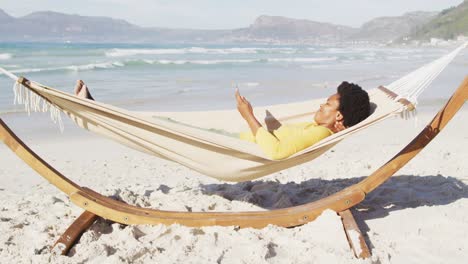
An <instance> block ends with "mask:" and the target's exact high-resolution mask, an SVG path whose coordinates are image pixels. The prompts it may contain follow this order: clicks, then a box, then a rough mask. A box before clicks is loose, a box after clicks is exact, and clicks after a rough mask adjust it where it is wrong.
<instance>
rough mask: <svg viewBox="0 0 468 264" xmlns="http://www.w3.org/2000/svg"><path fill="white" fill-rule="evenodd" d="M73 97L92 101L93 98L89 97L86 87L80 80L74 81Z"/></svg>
mask: <svg viewBox="0 0 468 264" xmlns="http://www.w3.org/2000/svg"><path fill="white" fill-rule="evenodd" d="M75 95H76V96H78V97H81V98H86V99H90V100H94V98H93V97H92V96H91V93H90V92H89V89H88V86H86V84H85V83H84V82H83V81H82V80H78V81H76V86H75Z"/></svg>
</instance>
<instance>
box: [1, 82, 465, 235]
mask: <svg viewBox="0 0 468 264" xmlns="http://www.w3.org/2000/svg"><path fill="white" fill-rule="evenodd" d="M467 95H468V78H466V79H465V80H464V82H463V83H462V85H461V86H460V87H459V88H458V90H457V91H456V92H455V93H454V95H453V96H452V98H451V99H450V100H449V101H448V103H447V104H446V105H445V106H444V107H443V108H442V110H441V111H440V112H439V113H438V114H437V116H436V117H435V118H434V120H433V121H432V122H431V124H430V125H429V126H428V127H426V129H425V130H424V131H423V132H421V134H419V135H418V136H417V137H416V138H415V139H414V140H413V141H412V142H411V143H410V144H409V145H408V146H406V147H405V148H404V150H402V151H401V152H400V153H399V154H398V155H396V156H395V157H394V158H393V159H391V160H390V161H389V162H387V163H386V164H385V165H384V166H382V167H381V168H379V169H378V170H377V171H376V172H374V173H373V174H371V175H370V176H369V177H368V178H366V179H364V180H363V181H361V182H360V183H358V184H355V185H353V186H351V187H348V188H346V189H344V190H342V191H340V192H337V193H335V194H333V195H331V196H328V197H326V198H323V199H321V200H319V201H315V202H311V203H308V204H304V205H300V206H294V207H290V208H284V209H276V210H271V211H256V212H235V213H234V212H220V213H215V212H209V213H207V212H173V211H161V210H153V209H144V208H139V207H136V206H132V205H128V204H125V203H122V202H118V201H115V200H112V199H110V198H108V197H104V196H102V195H100V194H98V193H96V192H94V191H92V190H90V189H87V188H81V187H79V186H78V185H77V184H75V183H74V182H72V181H71V180H69V179H67V178H66V177H65V176H63V175H62V174H60V173H59V172H58V171H57V170H55V169H54V168H53V167H52V166H50V165H49V164H47V163H46V162H45V161H44V160H42V159H41V158H40V157H39V156H38V155H36V154H35V153H34V152H33V151H32V150H31V149H29V148H28V147H27V146H26V144H24V143H23V142H22V141H21V140H20V139H19V138H18V137H17V136H16V135H15V134H14V133H13V132H12V131H11V130H10V129H9V128H8V127H7V125H6V124H5V123H4V122H3V121H2V120H1V119H0V139H1V140H2V141H3V142H4V143H5V144H6V145H7V146H8V147H10V149H12V151H13V152H15V153H16V155H18V156H19V157H20V158H22V159H23V160H24V161H25V162H26V163H27V164H28V165H29V166H31V167H32V168H33V169H34V170H36V171H37V172H38V173H39V174H40V175H42V176H43V177H44V178H46V179H47V180H49V182H51V183H52V184H54V185H55V186H57V187H58V188H59V189H60V190H62V191H63V192H65V193H66V194H67V195H69V196H70V197H71V200H72V201H73V202H74V203H75V204H76V205H78V206H79V207H81V208H83V209H84V210H86V211H89V212H92V213H94V214H96V215H98V216H101V217H103V218H106V219H110V220H113V221H115V222H119V223H122V224H160V223H162V224H173V223H179V224H183V225H188V226H209V225H224V226H230V225H236V226H240V227H255V228H261V227H264V226H266V225H268V224H274V225H279V226H284V227H291V226H297V225H302V224H305V223H307V222H310V221H313V220H314V219H315V218H316V217H317V216H319V215H320V214H321V213H322V212H323V211H324V210H326V209H332V210H334V211H336V212H341V211H344V210H346V209H349V208H351V207H353V206H354V205H356V204H358V203H360V202H361V201H362V200H364V198H365V194H366V193H369V192H370V191H372V190H374V189H375V188H376V187H378V186H379V185H381V184H382V183H383V182H385V181H386V180H387V179H388V178H390V177H391V176H392V175H393V174H394V173H395V172H396V171H397V170H398V169H399V168H401V167H402V166H404V165H405V164H406V163H407V162H408V161H409V160H411V159H412V158H413V157H414V156H416V154H418V153H419V151H420V150H421V149H422V148H424V147H425V146H426V145H427V143H429V141H431V140H432V139H433V138H434V137H435V136H436V135H437V134H438V132H440V130H442V129H443V128H444V126H445V125H446V124H447V123H448V122H449V121H450V119H451V118H452V117H453V116H454V115H455V113H456V112H457V111H458V110H459V109H460V107H461V106H462V105H463V103H464V101H465V100H466V99H467V97H468V96H467ZM428 131H429V132H428Z"/></svg>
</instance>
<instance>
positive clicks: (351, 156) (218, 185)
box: [0, 107, 468, 263]
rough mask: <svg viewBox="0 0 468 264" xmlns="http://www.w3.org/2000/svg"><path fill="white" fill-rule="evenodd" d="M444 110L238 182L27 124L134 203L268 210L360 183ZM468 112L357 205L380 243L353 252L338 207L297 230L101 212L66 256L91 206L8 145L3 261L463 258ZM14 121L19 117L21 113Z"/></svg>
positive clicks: (37, 141)
mask: <svg viewBox="0 0 468 264" xmlns="http://www.w3.org/2000/svg"><path fill="white" fill-rule="evenodd" d="M433 114H434V112H430V113H422V114H420V115H419V126H415V125H414V121H404V120H401V119H392V120H389V121H386V122H384V123H381V124H378V125H376V126H374V127H372V128H370V129H368V130H366V131H365V132H363V133H360V134H358V135H355V136H353V137H351V138H349V139H347V140H346V141H344V142H342V143H340V144H339V145H338V146H337V147H335V148H334V149H333V150H332V151H329V152H328V153H326V154H325V155H323V156H322V157H320V158H319V159H317V160H315V161H313V162H310V163H309V164H305V165H302V166H298V167H295V168H292V169H289V170H286V171H283V172H279V173H277V174H274V175H271V176H268V177H265V178H263V179H262V180H259V181H254V182H246V183H237V184H236V183H223V182H219V181H216V180H213V179H210V178H208V177H205V176H203V175H200V174H198V173H196V172H193V171H191V170H189V169H187V168H185V167H182V166H179V165H177V164H174V163H171V162H168V161H164V160H160V159H157V158H153V157H150V156H147V155H145V154H141V153H138V152H135V151H133V150H130V149H128V148H126V147H123V146H119V145H117V144H115V143H113V142H110V141H108V140H105V139H101V138H97V137H95V136H93V135H91V134H88V133H85V132H73V133H71V135H70V134H67V133H65V134H63V135H61V134H60V133H58V132H53V133H50V134H49V136H48V137H44V136H41V137H40V138H39V137H38V136H36V134H37V133H39V132H35V131H31V130H29V131H28V130H26V129H19V134H21V136H24V138H25V139H26V142H27V143H28V144H29V146H31V147H32V148H33V149H34V150H35V151H36V152H37V153H38V154H40V155H42V156H43V157H44V158H45V159H46V160H47V161H48V162H50V163H51V164H53V165H54V166H55V167H56V168H57V169H58V170H59V171H61V172H62V173H64V174H65V175H67V176H68V177H70V178H71V179H73V180H74V181H76V182H77V183H79V184H81V185H83V186H87V187H90V188H92V189H95V190H96V191H99V192H101V193H103V194H105V195H114V196H117V197H119V198H121V199H123V200H124V201H126V202H128V203H130V204H135V205H139V206H144V207H151V208H160V209H167V210H181V211H188V210H192V211H240V210H264V209H265V208H280V207H287V206H291V205H295V204H303V203H307V202H310V201H313V200H316V199H318V198H320V197H323V196H326V195H328V194H331V193H333V192H336V191H337V190H340V189H342V188H343V187H345V186H348V185H350V184H353V183H355V182H357V181H358V180H360V179H362V177H365V176H367V175H369V174H370V173H371V172H373V171H374V170H375V169H377V168H378V167H379V166H381V165H382V164H384V163H385V162H386V161H387V160H388V159H390V158H391V157H392V156H393V155H394V154H396V153H397V152H398V151H399V150H400V149H401V148H402V147H404V145H406V144H407V143H408V142H409V141H410V140H411V139H412V138H413V137H414V136H415V135H416V134H417V133H418V132H419V131H420V130H421V129H422V125H425V124H426V122H427V121H428V120H429V119H430V118H431V117H432V115H433ZM467 118H468V111H467V110H466V107H465V110H463V111H462V112H461V113H459V114H458V115H457V116H456V117H455V118H454V120H453V121H452V122H451V123H450V124H449V125H448V127H447V128H446V129H445V130H444V131H443V132H442V133H441V134H440V135H439V136H438V137H437V138H436V139H435V140H434V141H433V142H432V143H431V144H430V145H429V146H428V147H427V148H426V149H425V150H423V151H422V152H421V153H420V154H419V155H418V156H417V157H416V158H415V159H414V160H413V161H411V162H410V163H409V164H408V165H407V166H405V167H404V168H403V169H402V170H400V171H399V172H397V173H396V175H395V176H394V177H393V178H391V179H390V180H389V181H388V182H387V183H385V184H384V185H383V186H381V187H380V188H378V189H377V190H375V191H374V192H372V193H371V194H370V195H368V197H367V198H366V200H365V201H364V202H363V203H362V204H360V205H359V206H358V207H357V211H356V212H355V216H356V218H357V220H358V224H359V225H360V227H361V229H362V231H363V232H365V233H366V240H367V241H368V243H369V245H370V247H371V250H372V254H373V256H372V258H371V259H370V260H366V261H362V260H357V259H355V258H354V257H353V255H352V253H351V251H350V249H349V246H348V244H347V241H346V238H345V234H344V231H343V229H342V225H341V221H340V219H339V217H338V216H337V215H336V214H335V213H334V212H331V211H327V212H325V213H324V214H323V215H322V216H321V217H319V218H318V219H317V220H316V221H315V222H312V223H309V224H307V225H304V226H301V227H297V228H289V229H286V228H280V227H276V226H268V227H267V228H264V229H260V230H256V229H249V228H247V229H240V230H239V229H237V228H235V227H205V228H188V227H184V226H179V225H172V226H163V225H158V226H122V225H119V224H112V223H110V222H107V221H104V220H99V221H97V222H96V223H95V224H94V225H93V226H92V227H91V229H90V230H89V231H87V232H86V233H85V234H84V235H83V237H82V238H81V240H80V242H79V243H78V244H77V245H76V246H75V247H74V248H73V249H72V251H71V252H70V254H69V256H56V255H53V254H51V252H50V250H51V248H50V246H51V245H52V244H53V243H54V242H55V240H57V239H58V237H59V236H60V234H61V233H62V232H64V231H65V229H66V228H67V227H68V226H69V225H70V224H71V223H72V222H73V220H74V219H75V218H76V217H77V216H78V215H79V214H81V212H82V209H80V208H79V207H77V206H75V205H73V204H72V203H71V202H70V200H69V198H68V197H66V196H65V195H64V194H62V193H61V192H60V191H59V190H58V189H56V188H55V187H54V186H52V185H50V184H49V183H47V182H46V181H45V180H44V179H42V178H41V177H40V176H39V175H38V174H36V173H35V172H34V171H33V170H31V169H30V168H29V167H27V166H26V165H25V164H24V163H23V162H22V161H20V160H19V159H18V158H17V157H16V156H15V155H14V154H13V153H12V152H11V151H10V150H9V149H7V148H6V147H5V146H4V145H3V144H0V154H1V156H0V157H1V158H0V160H1V166H0V179H1V185H0V230H1V233H0V263H31V262H32V263H45V262H54V263H84V262H86V263H142V262H150V261H151V262H154V263H182V262H183V263H363V262H364V263H463V262H464V261H466V259H468V246H467V245H468V243H467V241H468V240H467V237H468V199H467V198H468V187H467V184H468V175H467V171H468V165H467V163H466V161H467V158H468V134H467V132H466V131H468V122H467ZM6 121H9V124H10V125H11V126H12V127H13V128H14V127H15V124H14V122H15V121H14V120H6ZM28 126H29V127H34V125H28ZM51 126H52V125H51ZM66 129H68V130H69V131H70V130H73V129H72V128H71V127H67V128H66ZM73 131H74V130H73Z"/></svg>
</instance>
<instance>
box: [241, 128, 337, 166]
mask: <svg viewBox="0 0 468 264" xmlns="http://www.w3.org/2000/svg"><path fill="white" fill-rule="evenodd" d="M272 132H273V134H272V133H270V132H268V131H267V130H266V129H265V128H263V127H261V128H259V129H258V130H257V134H256V135H255V137H254V136H253V134H252V132H251V131H247V132H242V133H240V135H239V138H240V139H243V140H247V141H251V142H254V143H257V144H258V145H259V146H260V148H261V149H262V150H263V152H264V153H265V154H266V155H267V156H268V157H269V158H271V159H273V160H280V159H284V158H287V157H289V156H291V155H293V154H294V153H297V152H299V151H301V150H303V149H306V148H308V147H310V146H312V145H314V144H315V143H317V142H319V141H320V140H322V139H324V138H326V137H328V136H330V135H332V134H333V132H332V131H331V130H330V129H328V128H326V127H323V126H319V125H317V124H316V123H313V122H304V123H297V124H287V125H282V126H281V127H279V128H278V129H276V130H273V131H272Z"/></svg>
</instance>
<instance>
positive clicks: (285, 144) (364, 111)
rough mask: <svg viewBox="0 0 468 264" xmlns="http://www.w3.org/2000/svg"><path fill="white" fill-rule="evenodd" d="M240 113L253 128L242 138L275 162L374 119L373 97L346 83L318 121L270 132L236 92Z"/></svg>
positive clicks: (318, 115) (319, 113) (318, 114)
mask: <svg viewBox="0 0 468 264" xmlns="http://www.w3.org/2000/svg"><path fill="white" fill-rule="evenodd" d="M236 100H237V110H238V111H239V113H240V114H241V116H242V117H243V118H244V120H245V121H246V122H247V124H248V125H249V127H250V131H249V132H244V133H241V134H240V138H241V139H244V140H248V141H252V142H255V143H257V144H258V145H259V146H260V148H261V149H262V150H263V152H264V153H265V154H266V155H267V156H268V157H269V158H271V159H274V160H279V159H284V158H287V157H289V156H291V155H293V154H294V153H297V152H299V151H301V150H303V149H306V148H308V147H310V146H312V145H314V144H315V143H317V142H319V141H320V140H322V139H324V138H326V137H328V136H330V135H332V134H333V133H337V132H339V131H341V130H344V129H346V128H347V127H350V126H353V125H355V124H357V123H359V122H361V121H362V120H364V119H366V118H367V117H368V116H369V115H370V101H369V95H368V94H367V92H366V91H364V90H363V89H362V88H361V87H360V86H358V85H356V84H353V83H348V82H343V83H341V84H340V85H339V86H338V88H337V93H335V94H333V95H331V96H330V97H328V99H327V101H326V103H324V104H321V105H320V109H319V110H318V111H316V112H315V116H314V120H311V121H310V122H304V123H299V124H292V125H291V124H290V125H281V126H280V127H279V128H277V129H275V130H273V131H271V132H270V131H268V130H267V129H266V128H264V127H263V126H262V125H261V124H260V122H259V121H258V120H257V118H256V117H255V115H254V114H253V109H252V105H251V104H250V102H249V101H248V100H247V99H246V98H245V97H244V96H241V95H240V94H239V91H238V90H236Z"/></svg>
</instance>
